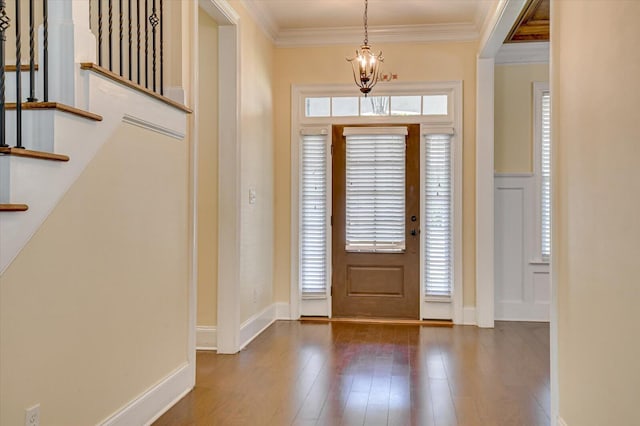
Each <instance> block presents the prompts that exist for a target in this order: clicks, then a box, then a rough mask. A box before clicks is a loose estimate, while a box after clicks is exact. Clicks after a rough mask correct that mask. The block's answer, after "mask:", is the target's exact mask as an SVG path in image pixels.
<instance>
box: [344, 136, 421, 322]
mask: <svg viewBox="0 0 640 426" xmlns="http://www.w3.org/2000/svg"><path fill="white" fill-rule="evenodd" d="M345 127H347V126H333V213H332V221H333V228H332V262H333V268H332V269H333V276H332V315H333V316H334V317H364V318H408V319H418V318H419V315H420V300H419V299H420V296H419V295H420V288H419V286H420V248H419V245H420V126H419V125H402V126H385V127H387V128H390V127H392V128H393V129H394V130H399V128H406V129H407V130H408V135H407V136H402V137H403V138H404V142H405V147H404V149H403V151H404V165H403V164H402V157H401V156H400V157H398V156H399V155H402V152H401V151H399V148H398V147H399V145H398V143H397V142H398V141H397V140H396V141H395V142H394V143H396V145H395V146H392V147H390V148H388V147H384V148H382V149H381V150H380V152H378V153H377V154H375V155H374V156H371V155H368V154H367V152H366V150H369V149H372V150H376V149H377V148H375V147H376V145H375V143H373V142H371V141H367V140H365V138H366V136H357V137H350V136H347V137H345V136H344V134H345ZM348 127H349V129H347V133H350V134H353V133H357V132H358V129H365V130H362V132H363V133H375V132H376V130H373V129H375V128H374V127H372V126H361V127H358V126H348ZM356 127H358V129H354V128H356ZM366 129H368V130H366ZM382 133H384V131H382ZM396 133H397V132H396ZM348 138H349V141H348V140H347V139H348ZM357 138H360V139H361V140H362V142H363V145H362V147H365V148H358V147H357V146H356V145H350V148H349V153H350V154H349V156H350V157H349V158H350V159H349V160H347V144H348V143H349V144H354V143H355V142H354V140H356V139H357ZM395 138H396V139H397V138H398V136H396V137H395ZM372 139H373V138H372ZM400 143H401V141H400ZM367 144H368V145H367ZM358 149H360V151H358ZM354 152H355V154H354ZM359 152H363V154H362V155H360V154H359ZM387 152H388V153H389V154H387ZM387 155H388V157H389V158H386V157H385V156H387ZM392 157H393V158H392ZM398 158H400V159H398ZM359 161H360V163H359V164H358V162H359ZM347 163H349V164H347ZM403 166H404V194H401V190H400V191H398V186H399V187H400V188H402V183H400V184H399V185H396V186H395V189H394V188H392V190H395V193H393V194H391V195H388V194H387V193H386V191H387V189H388V188H387V186H386V184H385V179H388V180H389V181H395V182H400V181H399V179H400V177H402V172H398V170H401V169H402V168H403ZM347 167H349V168H350V169H349V170H350V171H349V172H347ZM394 173H395V174H394ZM398 173H400V177H399V176H398ZM348 176H349V177H348ZM358 176H366V178H365V179H359V178H358ZM387 176H391V177H389V178H387ZM372 182H373V183H372ZM376 182H377V183H376ZM347 185H352V186H351V187H350V188H349V189H347ZM354 187H355V188H356V189H355V190H354V189H353V188H354ZM358 188H361V189H362V188H364V189H363V190H360V192H358V191H359V190H358ZM347 197H352V198H350V200H347ZM347 205H349V212H350V213H349V218H347ZM354 205H355V206H356V207H357V208H356V209H355V211H356V213H352V212H353V211H354V208H353V206H354ZM369 206H371V208H369ZM380 206H382V207H380ZM373 210H376V211H378V212H379V211H382V212H383V213H382V214H381V215H378V216H376V217H373V218H372V217H369V213H370V211H373ZM387 211H388V212H389V214H390V215H391V216H393V215H394V214H395V215H396V216H395V217H390V219H388V222H389V223H386V222H385V221H386V220H387V217H386V216H385V213H384V212H387ZM398 212H399V213H398ZM381 219H382V220H381ZM358 221H365V222H367V221H368V222H367V225H365V226H361V227H360V228H359V229H356V230H355V231H353V229H354V226H357V225H358ZM354 223H355V225H354ZM368 226H371V227H372V228H371V229H375V230H374V231H372V234H375V235H371V236H368V235H363V231H362V229H365V230H366V229H369V228H368ZM347 228H349V229H347ZM389 229H391V231H393V232H395V234H394V236H393V238H391V240H392V241H390V240H389V238H387V235H388V234H389V233H390V232H391V231H389V232H388V230H389ZM347 230H348V231H349V232H347ZM358 232H359V233H358ZM353 235H356V236H355V237H354V236H353ZM401 240H402V241H401Z"/></svg>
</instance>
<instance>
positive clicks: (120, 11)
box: [118, 0, 124, 75]
mask: <svg viewBox="0 0 640 426" xmlns="http://www.w3.org/2000/svg"><path fill="white" fill-rule="evenodd" d="M122 7H123V6H122V0H120V3H119V7H118V14H119V17H120V44H119V49H118V54H119V59H120V61H119V63H120V75H124V64H123V60H122V58H123V55H122V38H123V34H124V15H123V14H122Z"/></svg>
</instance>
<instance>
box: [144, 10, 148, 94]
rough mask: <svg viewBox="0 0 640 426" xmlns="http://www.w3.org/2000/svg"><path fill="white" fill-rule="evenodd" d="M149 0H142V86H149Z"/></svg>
mask: <svg viewBox="0 0 640 426" xmlns="http://www.w3.org/2000/svg"><path fill="white" fill-rule="evenodd" d="M148 16H149V0H144V87H146V88H147V89H148V88H149V20H148V19H147V17H148Z"/></svg>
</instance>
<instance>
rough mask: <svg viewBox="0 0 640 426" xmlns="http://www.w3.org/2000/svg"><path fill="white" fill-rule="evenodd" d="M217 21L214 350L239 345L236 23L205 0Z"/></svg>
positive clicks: (219, 4)
mask: <svg viewBox="0 0 640 426" xmlns="http://www.w3.org/2000/svg"><path fill="white" fill-rule="evenodd" d="M210 1H211V3H212V4H213V6H214V8H215V13H214V15H212V16H213V17H214V19H216V21H217V22H218V58H219V61H218V83H219V84H218V103H219V104H220V105H225V108H220V109H219V111H218V115H219V117H218V122H219V128H218V177H219V180H218V265H219V266H218V319H217V330H216V331H217V346H218V353H229V354H232V353H236V352H238V351H239V350H240V227H241V223H240V210H241V189H240V181H241V171H242V169H241V157H240V141H241V137H240V136H241V135H240V108H241V107H240V99H241V97H240V72H241V63H240V28H239V18H238V15H237V13H236V12H235V11H234V10H233V9H232V8H231V7H229V5H228V3H227V2H226V1H224V0H210Z"/></svg>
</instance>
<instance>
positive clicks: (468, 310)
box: [462, 306, 478, 325]
mask: <svg viewBox="0 0 640 426" xmlns="http://www.w3.org/2000/svg"><path fill="white" fill-rule="evenodd" d="M477 324H478V322H477V320H476V308H475V306H465V307H464V308H463V310H462V325H477Z"/></svg>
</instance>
